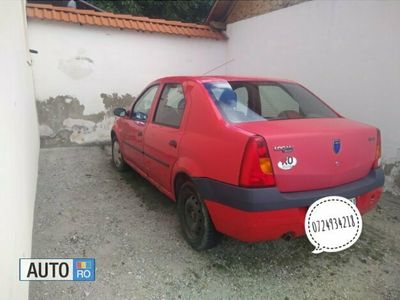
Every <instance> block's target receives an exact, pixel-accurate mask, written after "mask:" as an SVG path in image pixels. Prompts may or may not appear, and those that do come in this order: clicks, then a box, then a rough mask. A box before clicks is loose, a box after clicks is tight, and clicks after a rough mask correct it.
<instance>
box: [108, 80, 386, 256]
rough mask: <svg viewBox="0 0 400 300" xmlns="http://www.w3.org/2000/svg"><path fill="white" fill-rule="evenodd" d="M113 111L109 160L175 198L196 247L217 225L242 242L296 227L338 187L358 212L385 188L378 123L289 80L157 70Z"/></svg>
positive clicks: (211, 238) (287, 233)
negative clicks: (343, 111) (160, 73)
mask: <svg viewBox="0 0 400 300" xmlns="http://www.w3.org/2000/svg"><path fill="white" fill-rule="evenodd" d="M114 114H115V115H117V116H118V117H117V118H116V120H115V124H114V126H113V128H112V131H111V140H112V157H113V161H114V163H115V167H116V168H117V169H118V170H119V171H123V170H125V169H126V167H127V166H128V165H129V166H131V167H132V168H133V169H134V170H136V171H137V172H138V173H139V174H140V175H142V176H143V177H145V178H146V179H147V180H148V181H150V182H151V183H152V184H154V186H156V187H157V188H158V189H159V190H160V191H161V192H163V193H164V194H165V195H167V196H168V197H169V198H171V199H172V200H174V201H177V210H178V216H179V220H180V224H181V227H182V232H183V236H184V238H185V239H186V240H187V242H188V243H189V244H190V245H191V246H192V247H193V248H194V249H196V250H204V249H207V248H210V247H212V246H214V245H216V243H217V242H218V238H219V236H220V234H221V233H222V234H225V235H228V236H230V237H233V238H235V239H238V240H241V241H246V242H255V241H264V240H273V239H279V238H282V237H284V238H287V239H288V238H291V237H298V236H302V235H304V234H305V229H304V218H305V214H306V211H307V208H308V207H309V206H310V205H311V204H312V203H313V202H314V201H316V200H318V199H320V198H322V197H325V196H332V195H335V196H343V197H346V198H350V199H353V200H354V201H355V203H356V205H357V207H358V209H359V210H360V212H361V213H362V214H364V213H366V212H368V211H369V210H371V209H372V208H373V207H374V206H375V205H376V203H377V202H378V200H379V198H380V196H381V193H382V186H383V183H384V175H383V171H382V169H381V168H380V159H381V140H380V132H379V130H378V129H377V128H375V127H372V126H369V125H366V124H362V123H359V122H356V121H352V120H349V119H346V118H344V117H342V116H341V115H339V114H338V113H337V112H335V111H334V110H333V109H332V108H330V107H329V106H328V105H327V104H325V103H324V102H323V101H321V100H320V99H319V98H318V97H317V96H315V95H314V94H313V93H311V92H310V91H309V90H307V89H306V88H304V87H303V86H301V85H300V84H298V83H296V82H293V81H289V80H277V79H271V78H244V77H226V76H224V77H222V76H216V77H209V76H200V77H168V78H162V79H159V80H156V81H154V82H152V83H150V84H149V85H148V86H147V87H146V88H145V90H144V91H143V92H142V94H141V95H140V96H139V97H138V98H137V100H136V101H135V103H134V104H133V105H132V107H130V108H129V109H128V110H126V109H124V108H117V109H115V111H114Z"/></svg>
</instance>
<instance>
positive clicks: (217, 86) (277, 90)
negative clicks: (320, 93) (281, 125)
mask: <svg viewBox="0 0 400 300" xmlns="http://www.w3.org/2000/svg"><path fill="white" fill-rule="evenodd" d="M204 86H205V88H206V89H207V91H208V93H209V95H210V96H211V98H212V99H213V100H214V102H215V103H216V105H217V107H218V109H219V110H220V112H221V113H222V115H223V116H224V118H225V119H226V120H228V121H230V122H232V123H242V122H251V121H258V120H284V119H305V118H337V117H338V115H337V114H336V113H335V112H334V111H333V110H332V109H330V108H329V107H328V106H327V105H326V104H324V103H323V102H322V101H320V100H319V99H318V98H317V97H315V96H314V95H313V94H312V93H310V92H309V91H308V90H306V89H305V88H303V87H302V86H300V85H298V84H295V83H286V82H285V83H283V82H250V81H230V82H227V81H222V82H206V83H204Z"/></svg>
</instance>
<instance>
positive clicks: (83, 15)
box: [26, 3, 226, 40]
mask: <svg viewBox="0 0 400 300" xmlns="http://www.w3.org/2000/svg"><path fill="white" fill-rule="evenodd" d="M26 11H27V15H28V18H35V19H42V20H53V21H63V22H68V23H77V24H81V25H94V26H103V27H111V28H119V29H131V30H136V31H143V32H158V33H166V34H175V35H183V36H187V37H199V38H208V39H215V40H223V39H226V37H225V36H224V35H223V34H222V33H221V32H218V31H215V30H213V29H212V28H211V27H210V26H208V25H200V24H194V23H183V22H178V21H168V20H163V19H150V18H146V17H135V16H131V15H120V14H113V13H107V12H97V11H94V10H83V9H76V8H70V7H58V6H53V5H46V4H32V3H28V4H27V8H26Z"/></svg>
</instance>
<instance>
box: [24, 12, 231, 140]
mask: <svg viewBox="0 0 400 300" xmlns="http://www.w3.org/2000/svg"><path fill="white" fill-rule="evenodd" d="M28 29H29V45H30V48H32V49H35V50H37V51H38V53H37V54H33V55H32V56H33V70H34V78H35V87H36V96H37V101H38V103H37V105H38V114H39V121H40V124H41V128H40V129H41V136H42V142H43V143H44V144H68V143H91V142H99V141H100V142H101V141H108V140H109V132H110V128H111V125H112V122H113V117H112V113H111V112H112V110H113V108H114V107H116V106H128V105H130V104H131V103H132V101H133V99H134V97H135V96H137V95H138V94H139V93H140V92H141V91H142V89H143V88H144V87H145V86H146V85H147V84H148V83H150V82H151V81H153V80H155V79H157V78H159V77H163V76H169V75H194V74H202V73H204V72H207V71H208V70H210V69H212V68H214V67H215V66H218V65H220V64H222V63H224V62H225V46H226V41H215V40H210V39H200V38H187V37H181V36H174V35H165V34H157V33H141V32H136V31H132V30H119V29H112V28H105V27H95V26H80V25H77V24H68V23H61V22H54V21H41V20H35V19H29V20H28ZM219 71H220V70H219Z"/></svg>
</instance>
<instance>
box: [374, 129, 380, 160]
mask: <svg viewBox="0 0 400 300" xmlns="http://www.w3.org/2000/svg"><path fill="white" fill-rule="evenodd" d="M377 130H378V133H377V136H376V152H375V162H374V168H379V167H380V166H381V156H382V145H381V131H380V130H379V129H377Z"/></svg>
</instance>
